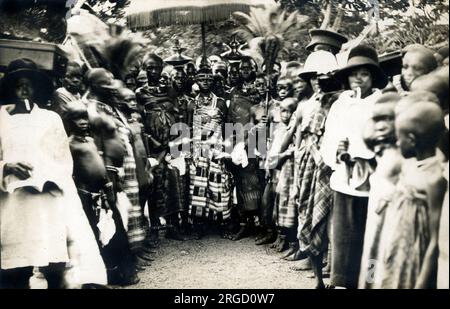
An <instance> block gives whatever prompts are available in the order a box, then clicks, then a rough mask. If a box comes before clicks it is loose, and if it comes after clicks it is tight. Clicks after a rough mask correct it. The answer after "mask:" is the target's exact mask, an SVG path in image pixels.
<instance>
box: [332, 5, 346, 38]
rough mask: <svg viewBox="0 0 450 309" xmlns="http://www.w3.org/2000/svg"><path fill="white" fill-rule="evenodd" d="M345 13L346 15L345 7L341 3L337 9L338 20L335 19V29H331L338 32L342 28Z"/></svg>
mask: <svg viewBox="0 0 450 309" xmlns="http://www.w3.org/2000/svg"><path fill="white" fill-rule="evenodd" d="M344 13H345V11H344V8H343V5H342V4H341V3H340V4H339V5H338V8H337V14H336V18H335V19H334V23H333V27H332V28H331V29H333V30H334V31H336V32H337V31H338V30H339V29H340V28H341V24H342V19H343V18H344Z"/></svg>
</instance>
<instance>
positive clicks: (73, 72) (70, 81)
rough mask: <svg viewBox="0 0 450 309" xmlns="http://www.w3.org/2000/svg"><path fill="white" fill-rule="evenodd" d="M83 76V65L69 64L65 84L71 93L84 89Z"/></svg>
mask: <svg viewBox="0 0 450 309" xmlns="http://www.w3.org/2000/svg"><path fill="white" fill-rule="evenodd" d="M82 78H83V74H82V72H81V67H80V66H75V65H69V66H68V67H67V72H66V75H65V76H64V86H65V87H66V89H67V90H69V92H71V93H79V92H81V90H82V89H81V88H82Z"/></svg>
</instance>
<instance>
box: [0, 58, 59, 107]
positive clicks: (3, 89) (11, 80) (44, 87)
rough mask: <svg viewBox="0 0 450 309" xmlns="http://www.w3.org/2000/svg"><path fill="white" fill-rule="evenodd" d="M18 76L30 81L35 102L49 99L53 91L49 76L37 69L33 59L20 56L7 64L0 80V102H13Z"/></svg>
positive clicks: (43, 102)
mask: <svg viewBox="0 0 450 309" xmlns="http://www.w3.org/2000/svg"><path fill="white" fill-rule="evenodd" d="M20 78H28V79H29V80H31V81H32V83H33V88H34V100H35V101H36V103H40V104H46V103H47V101H48V100H50V99H51V97H52V95H53V91H54V87H53V82H52V80H51V78H50V77H49V76H48V75H47V74H46V73H45V72H43V71H41V70H39V69H38V67H37V65H36V63H35V62H34V61H33V60H31V59H27V58H21V59H16V60H13V61H11V62H10V63H9V64H8V67H7V68H6V74H5V76H4V77H3V78H2V80H1V81H0V104H12V103H15V102H14V99H15V93H14V90H15V84H16V82H17V80H19V79H20Z"/></svg>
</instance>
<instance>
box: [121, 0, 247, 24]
mask: <svg viewBox="0 0 450 309" xmlns="http://www.w3.org/2000/svg"><path fill="white" fill-rule="evenodd" d="M237 11H240V12H244V13H248V12H249V11H250V6H249V5H247V4H226V5H225V4H224V5H216V6H211V7H193V6H186V7H174V8H167V9H160V10H155V11H152V12H142V13H134V14H130V15H128V16H127V22H128V26H129V27H130V28H131V29H146V28H152V27H164V26H170V25H193V24H200V23H207V24H210V23H214V22H218V21H222V20H227V19H229V18H230V17H231V14H232V13H233V12H237Z"/></svg>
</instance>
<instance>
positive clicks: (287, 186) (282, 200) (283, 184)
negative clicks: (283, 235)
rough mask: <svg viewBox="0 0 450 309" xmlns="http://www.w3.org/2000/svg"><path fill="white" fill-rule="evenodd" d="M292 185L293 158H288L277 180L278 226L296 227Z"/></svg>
mask: <svg viewBox="0 0 450 309" xmlns="http://www.w3.org/2000/svg"><path fill="white" fill-rule="evenodd" d="M293 185H294V158H293V157H292V158H289V159H287V160H286V162H285V163H284V164H283V166H282V167H281V172H280V177H279V181H278V186H277V189H276V192H277V206H276V213H277V220H276V222H277V223H278V226H279V227H284V228H296V227H297V217H298V214H297V207H296V205H295V202H294V201H293V200H292V199H293V196H292V194H291V192H293V190H292V187H293Z"/></svg>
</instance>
